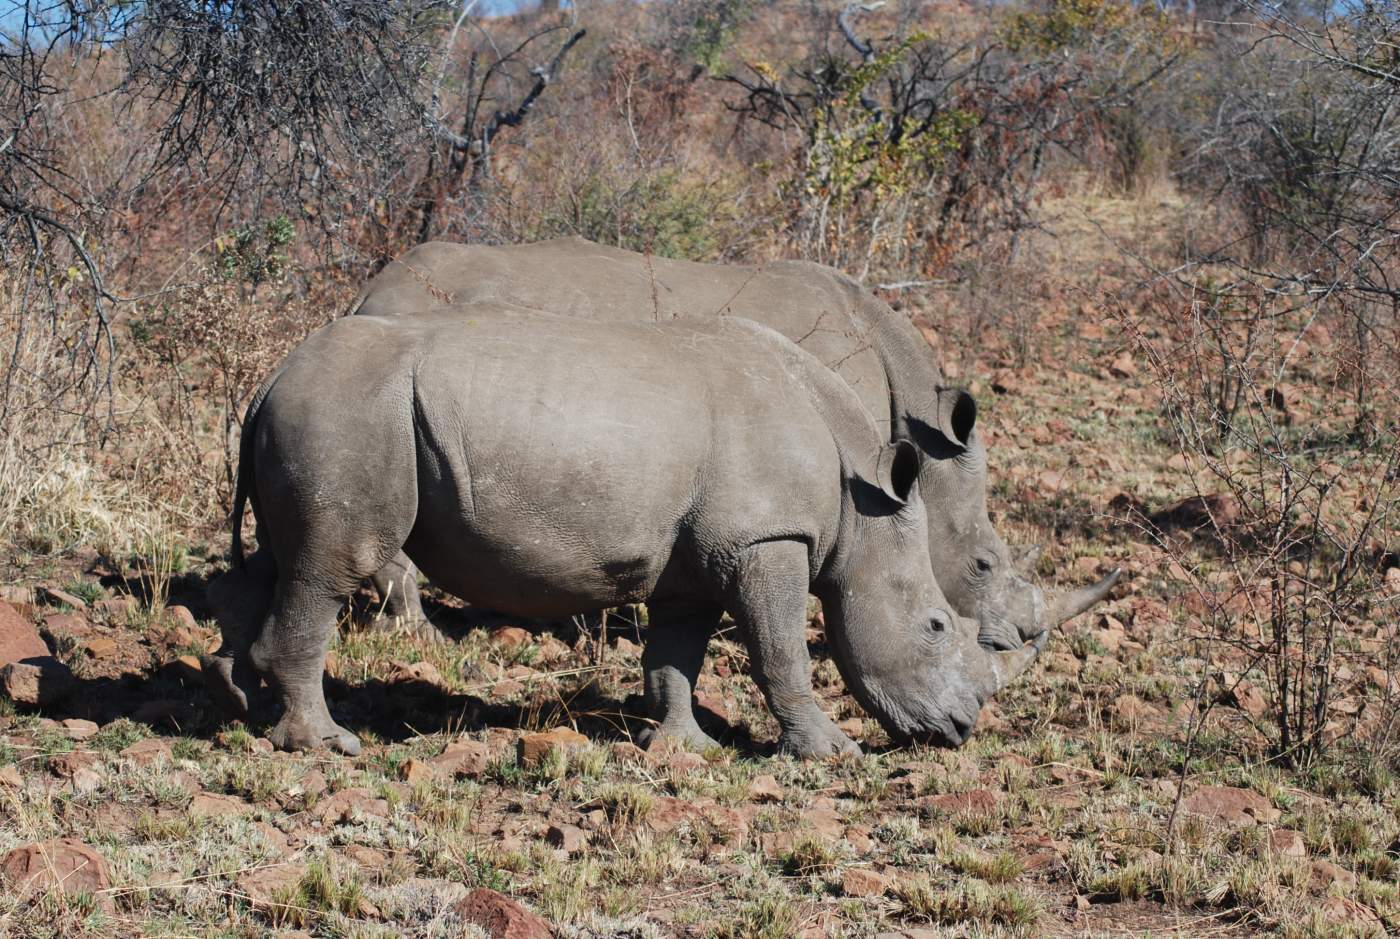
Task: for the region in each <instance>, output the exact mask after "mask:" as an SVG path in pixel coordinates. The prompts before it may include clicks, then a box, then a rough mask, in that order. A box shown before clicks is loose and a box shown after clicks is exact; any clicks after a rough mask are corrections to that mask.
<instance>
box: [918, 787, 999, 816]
mask: <svg viewBox="0 0 1400 939" xmlns="http://www.w3.org/2000/svg"><path fill="white" fill-rule="evenodd" d="M1000 802H1001V796H999V795H998V794H997V793H995V792H992V791H991V790H990V789H971V790H969V791H967V792H947V793H943V794H942V795H936V796H924V797H923V798H922V799H919V800H918V804H919V807H920V808H923V809H925V810H928V809H935V810H937V811H940V812H944V813H947V814H948V815H977V816H986V815H991V814H992V813H993V812H995V811H996V809H997V806H998V805H999V804H1000Z"/></svg>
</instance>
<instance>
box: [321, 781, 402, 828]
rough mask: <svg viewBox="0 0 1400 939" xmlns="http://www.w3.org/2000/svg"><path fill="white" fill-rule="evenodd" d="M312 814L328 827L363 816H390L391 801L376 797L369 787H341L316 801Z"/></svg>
mask: <svg viewBox="0 0 1400 939" xmlns="http://www.w3.org/2000/svg"><path fill="white" fill-rule="evenodd" d="M311 812H312V814H313V815H314V816H315V817H316V818H319V819H320V820H321V824H323V825H325V826H326V827H327V828H329V827H331V826H332V825H338V824H340V823H341V822H350V821H354V820H355V819H356V818H359V817H361V816H366V815H370V816H376V817H378V818H388V817H389V803H388V802H387V801H386V800H384V799H376V798H374V797H373V796H372V795H371V794H370V791H369V790H368V789H341V790H340V791H339V792H335V793H332V794H331V795H329V796H327V797H326V798H324V799H322V800H320V801H319V802H317V803H316V805H315V807H314V808H313V809H312V810H311Z"/></svg>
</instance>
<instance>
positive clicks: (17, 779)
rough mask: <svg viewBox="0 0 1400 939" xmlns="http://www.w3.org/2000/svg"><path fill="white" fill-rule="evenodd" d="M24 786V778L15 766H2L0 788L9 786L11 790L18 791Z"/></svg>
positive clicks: (0, 768)
mask: <svg viewBox="0 0 1400 939" xmlns="http://www.w3.org/2000/svg"><path fill="white" fill-rule="evenodd" d="M23 785H24V777H23V776H21V775H20V773H19V770H18V769H17V768H15V767H14V766H13V765H10V766H0V786H8V787H9V788H11V789H18V788H19V787H20V786H23Z"/></svg>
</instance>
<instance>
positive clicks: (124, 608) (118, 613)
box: [92, 597, 140, 620]
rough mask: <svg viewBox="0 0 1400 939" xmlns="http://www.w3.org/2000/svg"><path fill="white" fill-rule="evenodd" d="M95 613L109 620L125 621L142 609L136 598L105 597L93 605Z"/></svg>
mask: <svg viewBox="0 0 1400 939" xmlns="http://www.w3.org/2000/svg"><path fill="white" fill-rule="evenodd" d="M92 609H93V612H94V613H97V614H98V615H100V616H102V617H104V618H106V619H109V620H124V619H126V618H127V617H129V616H130V615H131V614H133V613H135V612H136V611H137V610H138V609H140V604H139V603H137V602H136V598H135V597H104V598H102V599H101V600H98V601H97V602H96V603H94V604H93V605H92Z"/></svg>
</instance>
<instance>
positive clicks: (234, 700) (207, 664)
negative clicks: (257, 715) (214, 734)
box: [201, 549, 277, 719]
mask: <svg viewBox="0 0 1400 939" xmlns="http://www.w3.org/2000/svg"><path fill="white" fill-rule="evenodd" d="M276 580H277V565H276V562H274V561H273V559H272V555H271V553H270V552H268V551H267V550H266V549H260V550H258V551H254V552H253V553H252V555H250V556H249V557H248V558H247V559H246V560H245V561H244V563H243V566H242V567H241V568H238V567H235V568H233V569H232V570H230V571H228V572H227V573H225V574H223V575H221V576H220V577H218V578H217V579H215V580H214V581H213V582H212V583H211V584H210V585H209V589H208V591H207V593H206V596H207V599H208V601H209V606H210V607H211V608H212V609H213V611H214V616H215V618H216V619H217V620H218V622H219V632H220V633H221V635H222V637H223V639H222V642H221V643H220V644H219V648H218V651H216V652H214V653H212V654H210V655H206V656H204V657H203V659H202V661H201V666H202V672H203V675H204V682H205V686H206V687H207V688H208V690H209V694H210V696H211V697H212V698H213V699H214V703H215V704H216V705H217V706H218V707H219V708H220V709H221V710H222V711H224V713H226V714H228V715H229V716H230V717H234V718H239V719H242V718H246V717H247V716H248V712H249V710H251V708H252V703H253V699H254V697H255V696H256V694H257V692H258V690H259V688H260V687H261V685H262V681H261V679H260V678H259V677H258V673H257V671H256V670H255V669H254V668H253V663H252V660H251V657H250V655H249V650H250V649H251V647H252V645H253V642H254V640H256V639H257V637H258V633H259V631H260V630H261V629H262V624H263V620H265V619H266V617H267V611H268V609H269V608H270V607H271V605H272V595H273V589H274V586H275V584H276Z"/></svg>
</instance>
